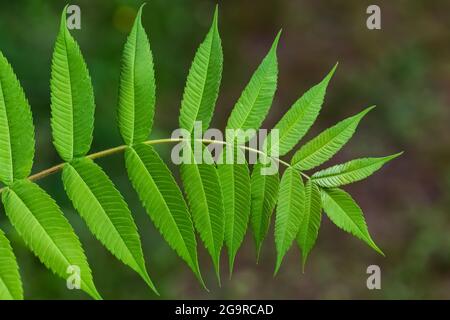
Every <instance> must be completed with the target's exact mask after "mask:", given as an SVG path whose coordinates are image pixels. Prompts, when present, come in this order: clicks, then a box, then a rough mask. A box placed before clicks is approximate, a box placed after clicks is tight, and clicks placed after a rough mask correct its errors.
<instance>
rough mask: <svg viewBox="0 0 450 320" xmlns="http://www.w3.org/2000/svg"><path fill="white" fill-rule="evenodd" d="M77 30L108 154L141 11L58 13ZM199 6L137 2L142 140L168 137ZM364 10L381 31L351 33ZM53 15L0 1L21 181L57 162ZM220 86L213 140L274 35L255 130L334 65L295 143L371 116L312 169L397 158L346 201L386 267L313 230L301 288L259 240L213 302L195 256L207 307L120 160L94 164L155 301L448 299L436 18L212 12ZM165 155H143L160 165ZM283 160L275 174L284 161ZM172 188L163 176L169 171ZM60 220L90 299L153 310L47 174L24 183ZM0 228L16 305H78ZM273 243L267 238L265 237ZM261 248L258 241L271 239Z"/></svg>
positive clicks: (203, 26) (443, 62)
mask: <svg viewBox="0 0 450 320" xmlns="http://www.w3.org/2000/svg"><path fill="white" fill-rule="evenodd" d="M71 3H72V4H78V5H79V6H80V7H81V13H82V18H81V19H82V21H81V22H82V29H81V30H75V31H73V32H72V33H73V34H74V36H75V38H76V39H77V40H78V42H79V44H80V46H81V48H82V51H83V54H84V57H85V59H86V61H87V64H88V66H89V69H90V73H91V76H92V80H93V83H94V90H95V95H96V103H97V110H96V115H97V116H96V120H95V132H94V144H93V147H92V151H99V150H103V149H105V148H109V147H113V146H116V145H119V144H121V143H122V142H121V139H120V137H119V133H118V129H117V125H116V106H117V93H118V89H117V88H118V78H119V72H120V57H121V51H122V46H123V44H124V42H125V39H126V36H127V33H128V32H129V30H130V28H131V25H132V22H133V19H134V16H135V14H136V11H137V9H138V7H139V5H140V4H141V1H123V0H122V1H119V0H113V1H106V0H105V1H92V0H89V1H88V0H85V1H74V2H71ZM215 3H216V2H214V1H206V0H195V1H186V0H172V1H167V0H151V1H149V3H148V4H147V6H146V7H145V9H144V15H143V19H144V21H143V23H144V26H145V28H146V30H147V32H148V34H149V38H150V42H151V46H152V50H153V54H154V60H155V64H156V76H157V110H156V119H155V127H154V129H153V132H152V137H154V138H157V137H167V136H169V135H170V134H171V132H172V130H173V129H175V128H177V124H178V112H179V111H178V110H179V106H180V100H181V96H182V92H183V87H184V81H185V79H186V75H187V72H188V70H189V66H190V62H191V60H192V58H193V56H194V53H195V50H196V48H197V46H198V44H199V43H200V42H201V41H202V40H203V37H204V35H205V34H206V32H207V30H208V27H209V25H210V22H211V17H212V13H213V10H214V6H215ZM370 4H379V5H380V6H381V11H382V30H376V31H371V30H368V29H367V28H366V18H367V14H366V8H367V6H368V5H370ZM64 5H65V2H64V1H42V0H28V1H5V0H3V1H0V50H1V51H2V52H3V53H4V54H5V56H6V57H7V58H8V59H9V61H10V62H11V64H12V65H13V67H14V69H15V71H16V73H17V76H18V77H19V79H20V80H21V82H22V85H23V87H24V89H25V92H26V94H27V96H28V98H29V101H30V104H31V106H32V110H33V114H34V123H35V126H36V139H37V152H36V156H35V166H34V169H33V172H37V171H40V170H41V169H44V168H47V167H49V166H51V165H53V164H56V163H59V162H60V160H59V158H58V156H57V154H56V152H55V149H54V147H53V145H52V144H51V134H50V120H49V114H50V104H49V100H50V92H49V79H50V63H51V55H52V51H53V45H54V41H55V38H56V34H57V31H58V28H59V15H60V12H61V10H62V8H63V7H64ZM219 8H220V13H219V14H220V33H221V37H222V44H223V49H224V73H223V81H222V85H221V93H220V95H219V99H218V104H217V109H216V114H215V117H214V120H213V123H212V126H213V127H217V128H223V127H224V124H225V123H226V120H227V117H228V115H229V113H230V111H231V108H232V107H233V105H234V103H235V101H236V100H237V98H238V97H239V95H240V92H241V91H242V89H243V88H244V86H245V85H246V83H247V81H248V79H249V78H250V76H251V74H252V73H253V71H254V70H255V68H256V67H257V65H258V64H259V62H260V60H261V59H262V57H263V56H264V55H265V53H266V52H267V50H268V48H269V46H270V44H271V42H272V40H273V38H274V36H275V34H276V33H277V31H278V30H279V29H280V28H281V27H282V28H283V34H282V38H281V41H280V45H279V50H278V59H279V70H280V71H279V81H278V90H277V94H276V98H275V100H274V104H273V106H272V109H271V112H270V115H269V116H268V118H267V119H266V121H265V123H264V127H266V128H271V127H272V126H273V125H274V124H275V123H276V122H277V121H278V119H279V118H280V117H281V116H282V115H283V113H284V112H285V111H286V110H287V109H288V108H289V107H290V105H291V104H292V103H293V102H294V101H295V100H296V99H297V98H298V97H299V96H300V95H301V94H302V93H303V92H304V91H306V90H307V89H308V88H309V87H311V86H312V85H313V84H315V83H317V82H319V81H320V80H321V79H322V77H323V76H324V75H325V74H326V73H327V72H328V71H329V70H330V69H331V67H332V66H333V65H334V64H335V62H336V61H339V62H340V65H339V68H338V70H337V73H336V75H335V76H334V78H333V80H332V82H331V84H330V86H329V90H328V93H327V97H326V102H325V104H324V107H323V109H322V112H321V115H320V117H319V119H318V121H317V122H316V124H315V125H314V127H313V128H312V130H311V131H310V133H309V134H308V136H307V137H306V138H305V139H303V140H302V142H305V141H307V140H308V139H309V138H310V137H312V136H313V135H315V134H317V133H318V132H320V131H321V130H323V129H325V128H327V127H329V126H330V125H332V124H334V123H335V122H337V121H339V120H341V119H343V118H345V117H347V116H350V115H352V114H354V113H356V112H358V111H359V110H362V108H364V107H366V106H369V105H372V104H376V105H377V106H378V107H377V108H376V109H375V111H373V112H371V114H370V115H369V116H368V117H367V118H366V119H364V120H363V122H362V123H361V125H360V127H359V128H358V131H357V133H356V134H355V136H354V137H353V139H352V140H351V141H350V143H349V144H348V145H347V146H346V147H345V148H344V149H343V150H342V151H341V152H340V153H339V154H338V155H337V156H336V157H335V159H334V160H332V161H330V162H328V163H327V164H326V165H327V166H328V165H330V164H335V163H339V162H342V161H345V160H349V159H351V158H355V157H361V156H382V155H387V154H392V153H395V152H398V151H400V150H404V151H405V153H404V155H403V156H402V157H401V158H400V159H397V160H395V161H393V162H392V163H390V164H388V165H387V166H386V167H385V168H384V169H382V170H381V171H380V172H378V173H376V174H375V175H374V176H373V177H371V178H369V179H368V180H366V181H363V182H360V183H358V184H356V185H351V186H350V187H348V188H346V190H348V191H350V192H351V193H352V194H353V196H354V198H355V199H356V200H357V201H358V202H359V203H360V205H361V207H362V208H363V210H364V212H365V215H366V220H367V223H368V225H369V229H370V231H371V233H372V235H373V237H374V239H375V240H376V242H377V243H378V245H379V246H380V247H381V248H382V249H383V250H384V252H385V253H386V258H383V257H380V256H379V255H377V254H376V253H375V252H374V251H373V250H371V249H370V248H369V247H367V246H366V245H365V244H363V243H362V242H361V241H359V240H356V239H355V238H353V237H351V236H349V235H348V234H346V233H344V232H342V231H340V230H338V229H337V228H336V227H334V226H333V225H332V224H331V223H330V221H329V220H328V219H327V218H324V219H323V224H322V227H321V230H320V232H319V239H318V242H317V245H316V247H315V249H314V250H313V252H312V254H311V256H310V258H309V263H308V264H307V268H306V272H305V273H304V274H302V272H301V267H300V254H299V251H298V249H297V248H296V246H293V248H292V250H290V252H289V254H288V255H287V256H286V259H285V261H284V263H283V265H282V268H281V270H280V273H279V275H278V276H277V277H276V278H273V276H272V273H273V269H274V258H275V248H274V242H273V236H269V237H268V238H267V240H266V242H265V246H264V249H263V253H262V257H261V261H260V263H259V265H256V264H255V252H254V246H253V241H252V238H251V235H250V233H249V234H248V236H247V238H246V239H245V242H244V244H243V246H242V249H241V250H240V252H239V253H238V255H237V259H236V264H235V272H234V275H233V278H232V279H231V280H229V279H228V270H227V263H226V262H227V260H226V256H225V254H226V252H225V251H224V255H223V259H222V262H223V266H222V270H223V271H222V278H223V283H222V287H221V288H219V287H218V286H217V283H216V281H215V276H214V274H213V268H212V265H211V262H210V259H209V257H208V256H207V254H206V252H205V250H204V249H203V248H202V247H201V246H199V254H200V260H201V261H200V262H201V267H202V271H203V273H204V276H205V278H206V280H207V285H208V287H209V289H210V292H209V293H208V292H206V291H204V290H203V289H202V288H201V287H200V285H199V284H198V283H197V282H196V280H195V278H194V276H193V274H192V273H191V272H190V270H189V269H188V267H187V266H186V265H185V264H184V263H183V262H182V260H181V259H179V258H178V257H177V256H176V254H175V253H174V252H173V251H172V250H171V249H170V248H169V247H168V245H167V244H166V243H165V242H164V241H163V240H162V238H161V237H160V235H159V233H158V232H157V231H156V230H155V228H154V227H153V225H152V223H151V222H150V219H149V218H148V217H147V215H146V213H145V212H144V210H143V208H142V206H141V205H140V203H139V201H138V199H137V196H136V194H135V193H134V191H133V190H132V188H131V185H130V183H129V182H128V179H127V177H126V172H125V170H124V164H123V158H122V156H121V155H115V156H112V157H109V158H107V159H102V160H99V161H98V162H99V164H101V165H102V166H103V167H104V168H105V170H106V171H107V173H108V174H109V175H110V177H111V178H112V180H113V181H114V182H115V183H116V184H117V186H118V188H119V189H120V191H121V192H122V194H123V195H124V197H125V199H126V200H127V202H128V203H129V205H130V208H131V210H132V212H133V214H134V217H135V220H136V222H137V224H138V227H139V230H140V233H141V235H142V241H143V246H144V254H145V256H146V258H147V263H148V268H149V272H150V274H151V276H152V278H153V280H154V282H155V283H156V284H157V286H158V288H159V290H160V292H161V294H162V295H161V297H162V298H176V299H181V298H234V299H238V298H250V299H253V298H270V299H307V298H312V299H318V298H343V299H362V298H367V299H377V298H388V299H403V298H406V299H410V298H412V299H416V298H425V299H428V298H438V299H441V298H447V299H448V298H450V232H449V230H450V212H449V211H450V210H449V209H448V208H449V206H450V193H449V192H448V190H449V188H450V126H449V123H450V112H449V110H450V109H449V106H450V91H449V88H450V32H449V31H448V30H450V29H449V28H450V19H449V13H450V2H449V1H445V0H435V1H425V0H423V1H419V0H399V1H361V0H354V1H339V0H329V1H328V0H327V1H324V0H321V1H307V0H303V1H300V0H299V1H294V0H283V1H280V0H265V1H250V0H239V1H238V0H227V1H223V2H222V1H219ZM168 148H169V146H166V147H159V150H160V151H161V153H162V154H163V155H165V158H166V159H168V157H167V155H168V154H169V152H170V150H169V149H168ZM287 159H289V158H287ZM174 171H175V172H178V171H177V169H176V168H174ZM39 184H40V185H41V186H43V187H44V188H45V189H46V190H47V191H48V192H49V193H50V194H51V195H52V196H53V197H54V198H55V199H57V201H58V203H59V204H60V206H61V207H62V209H63V211H64V213H65V214H66V216H67V217H68V218H69V220H70V221H71V223H72V225H73V226H74V228H75V229H76V231H77V233H78V235H79V237H80V239H81V241H82V243H83V245H84V248H85V250H86V253H87V256H88V259H89V261H90V265H91V268H92V269H93V272H94V278H95V280H96V284H97V287H98V289H99V291H100V292H101V293H102V294H103V295H104V297H105V298H109V299H153V298H156V297H155V296H154V295H153V294H152V293H151V291H150V290H149V289H148V288H147V287H146V286H145V284H144V283H143V281H141V280H140V278H139V277H138V276H137V274H135V273H133V272H132V271H131V269H129V268H127V267H125V266H124V265H122V264H120V263H119V262H117V260H115V259H114V258H113V257H112V256H111V254H109V253H108V252H107V251H106V250H105V249H103V248H102V246H101V245H100V244H99V242H98V241H96V240H95V239H94V237H93V236H92V235H90V233H89V232H88V231H87V228H86V226H85V224H84V222H83V221H82V220H81V219H80V217H79V216H78V215H77V214H76V213H75V212H74V209H73V208H72V206H71V204H70V202H69V200H68V199H67V197H66V195H65V193H64V190H63V188H62V183H61V181H60V177H59V174H58V175H54V176H51V177H47V178H45V179H43V180H40V181H39ZM0 226H1V228H2V229H4V230H5V232H6V233H7V234H8V237H9V238H10V240H11V241H12V245H13V247H14V250H15V252H16V254H17V257H18V261H19V264H20V268H21V274H22V277H23V282H24V288H25V296H26V298H29V299H47V298H54V299H78V298H80V299H84V298H87V296H86V295H85V294H83V293H81V292H77V291H69V290H68V289H66V286H65V281H64V280H61V279H59V278H57V277H56V276H54V275H53V274H51V272H49V271H47V270H46V269H45V268H44V267H43V266H42V265H41V264H40V262H39V261H38V260H37V259H36V258H35V257H34V256H33V255H32V254H31V253H30V252H29V251H28V250H27V249H26V248H25V246H24V244H23V241H22V240H21V239H20V238H19V237H18V235H17V234H16V232H15V231H14V230H13V229H12V227H11V226H10V224H9V223H8V222H7V221H6V218H5V215H4V212H3V209H1V211H0ZM272 228H273V227H272ZM271 233H273V232H272V231H271ZM371 264H377V265H379V266H380V268H381V271H382V289H381V290H372V291H371V290H368V289H367V288H366V279H367V274H366V268H367V266H369V265H371Z"/></svg>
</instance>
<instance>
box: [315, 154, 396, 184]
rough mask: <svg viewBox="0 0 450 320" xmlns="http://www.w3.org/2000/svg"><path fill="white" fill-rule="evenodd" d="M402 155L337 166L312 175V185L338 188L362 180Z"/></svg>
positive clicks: (359, 160) (353, 161)
mask: <svg viewBox="0 0 450 320" xmlns="http://www.w3.org/2000/svg"><path fill="white" fill-rule="evenodd" d="M401 154H402V153H401V152H400V153H397V154H394V155H392V156H387V157H382V158H363V159H356V160H352V161H349V162H346V163H343V164H338V165H335V166H332V167H330V168H327V169H324V170H321V171H319V172H316V173H314V174H313V175H312V180H313V181H314V183H316V184H317V185H319V186H321V187H327V188H332V187H339V186H343V185H346V184H349V183H353V182H356V181H360V180H363V179H365V178H367V177H368V176H370V175H372V174H373V173H374V172H375V171H377V170H379V169H380V168H381V167H382V166H383V165H384V164H385V163H387V162H389V161H391V160H392V159H395V158H397V157H398V156H400V155H401Z"/></svg>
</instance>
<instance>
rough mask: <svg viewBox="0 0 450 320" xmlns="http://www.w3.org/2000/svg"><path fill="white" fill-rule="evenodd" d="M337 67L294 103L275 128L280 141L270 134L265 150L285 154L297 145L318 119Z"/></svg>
mask: <svg viewBox="0 0 450 320" xmlns="http://www.w3.org/2000/svg"><path fill="white" fill-rule="evenodd" d="M336 67H337V64H336V65H335V66H334V67H333V69H332V70H331V71H330V73H328V75H327V76H326V77H325V78H324V79H323V80H322V81H321V82H320V83H319V84H317V85H315V86H314V87H312V88H311V89H309V90H308V91H307V92H306V93H305V94H304V95H303V96H301V97H300V98H299V99H298V100H297V101H296V102H295V103H294V104H293V105H292V107H291V108H290V109H289V111H288V112H287V113H286V114H285V115H284V116H283V118H281V120H280V121H279V122H278V123H277V124H276V126H275V128H274V129H276V130H279V133H278V134H279V140H278V143H277V142H272V135H271V134H269V135H268V136H267V139H266V140H265V141H264V147H263V150H267V151H268V152H270V150H274V149H275V150H276V149H278V154H279V155H280V156H283V155H285V154H286V153H288V152H289V151H291V150H292V148H293V147H295V145H296V144H297V143H298V142H299V141H300V139H301V138H302V137H303V136H304V135H305V134H306V132H308V130H309V128H311V126H312V125H313V123H314V121H316V118H317V116H318V115H319V112H320V109H321V107H322V104H323V100H324V97H325V92H326V90H327V86H328V83H329V82H330V79H331V77H332V76H333V74H334V72H335V70H336Z"/></svg>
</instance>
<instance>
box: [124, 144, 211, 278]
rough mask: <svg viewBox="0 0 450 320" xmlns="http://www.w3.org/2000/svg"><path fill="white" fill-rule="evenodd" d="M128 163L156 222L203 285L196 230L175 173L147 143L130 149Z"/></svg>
mask: <svg viewBox="0 0 450 320" xmlns="http://www.w3.org/2000/svg"><path fill="white" fill-rule="evenodd" d="M125 162H126V167H127V171H128V176H129V177H130V180H131V183H132V185H133V187H134V189H135V190H136V192H137V194H138V195H139V198H140V200H141V201H142V203H143V204H144V207H145V209H146V210H147V213H148V215H149V216H150V218H151V219H152V221H153V223H154V224H155V225H156V227H157V228H158V229H159V230H160V232H161V234H162V235H163V236H164V238H165V239H166V241H167V242H168V243H169V245H170V246H171V247H172V248H173V249H174V250H175V251H176V252H177V253H178V255H179V256H180V257H181V258H182V259H183V260H184V261H186V263H187V264H188V266H189V267H190V268H191V269H192V271H193V272H194V274H195V275H196V276H197V278H198V279H199V281H200V282H201V283H202V284H203V279H202V276H201V274H200V269H199V265H198V260H197V242H196V239H195V233H194V227H193V224H192V220H191V217H190V214H189V212H188V209H187V205H186V202H185V201H184V198H183V195H182V193H181V191H180V189H179V187H178V185H177V183H176V181H175V179H174V178H173V176H172V173H171V172H170V171H169V169H168V168H167V166H166V165H165V163H164V162H163V161H162V160H161V158H160V157H159V155H158V153H157V152H156V151H155V150H154V149H153V148H152V147H151V146H147V145H145V144H139V145H136V146H134V147H133V148H127V150H126V151H125ZM203 285H204V284H203Z"/></svg>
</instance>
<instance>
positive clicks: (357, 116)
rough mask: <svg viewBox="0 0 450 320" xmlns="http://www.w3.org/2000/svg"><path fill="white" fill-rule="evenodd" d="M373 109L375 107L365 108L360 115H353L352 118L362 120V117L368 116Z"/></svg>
mask: <svg viewBox="0 0 450 320" xmlns="http://www.w3.org/2000/svg"><path fill="white" fill-rule="evenodd" d="M375 107H376V106H371V107H367V108H366V109H364V110H363V111H361V112H360V113H358V114H356V115H354V116H353V117H355V118H359V119H362V117H364V116H365V115H366V114H368V113H369V112H370V111H372V109H374V108H375Z"/></svg>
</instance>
